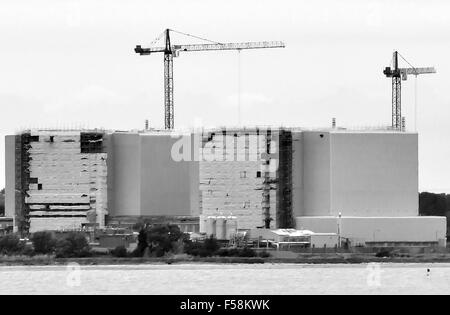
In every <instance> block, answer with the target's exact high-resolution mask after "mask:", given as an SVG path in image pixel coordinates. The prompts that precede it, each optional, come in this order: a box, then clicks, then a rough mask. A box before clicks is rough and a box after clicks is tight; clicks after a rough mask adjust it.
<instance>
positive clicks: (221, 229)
mask: <svg viewBox="0 0 450 315" xmlns="http://www.w3.org/2000/svg"><path fill="white" fill-rule="evenodd" d="M225 222H226V218H225V217H223V216H219V217H217V218H216V238H217V239H218V240H225V239H226V235H225V231H226V227H225Z"/></svg>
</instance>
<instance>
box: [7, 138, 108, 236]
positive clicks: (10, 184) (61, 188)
mask: <svg viewBox="0 0 450 315" xmlns="http://www.w3.org/2000/svg"><path fill="white" fill-rule="evenodd" d="M103 137H104V133H103V132H98V131H86V132H80V131H58V132H55V131H30V132H24V133H22V134H20V135H16V136H6V141H5V143H6V150H5V151H6V170H7V172H6V200H5V208H6V216H8V217H12V218H14V221H15V225H16V226H17V227H18V228H19V229H20V230H25V231H29V232H34V231H39V230H54V229H72V228H79V227H81V225H82V224H86V223H92V224H97V225H99V226H104V225H105V215H106V214H107V186H106V179H107V166H106V159H107V154H106V153H105V151H104V146H103V140H104V139H103Z"/></svg>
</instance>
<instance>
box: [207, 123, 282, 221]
mask: <svg viewBox="0 0 450 315" xmlns="http://www.w3.org/2000/svg"><path fill="white" fill-rule="evenodd" d="M224 133H225V134H224ZM277 137H278V136H277V134H276V133H272V134H271V136H270V141H271V152H270V154H269V155H266V154H265V153H266V144H267V141H268V136H267V130H260V132H259V134H257V133H256V131H255V130H235V131H233V130H225V129H224V130H217V131H215V132H214V135H212V134H211V133H208V132H205V133H204V134H203V135H202V139H203V143H202V146H201V148H200V158H201V162H200V193H201V198H200V201H201V203H200V206H201V213H202V215H204V216H214V215H227V216H228V215H233V216H236V217H237V218H238V228H239V229H251V228H255V227H261V226H264V219H265V214H264V211H265V210H264V205H266V204H267V206H269V207H270V217H271V218H272V219H273V220H272V221H271V223H270V225H271V227H273V228H274V227H276V190H275V189H265V185H264V180H265V178H264V176H265V173H266V171H267V174H268V176H269V179H270V178H271V179H275V178H276V168H275V167H273V172H270V170H271V168H270V166H269V165H266V160H267V159H268V158H269V156H276V155H277V150H278V149H277V146H278V141H277V139H278V138H277ZM273 162H276V159H274V160H273ZM272 166H274V165H273V164H272ZM271 186H272V188H274V187H276V184H272V185H271ZM264 193H267V194H268V195H269V199H268V200H269V201H268V202H267V199H265V198H264V197H263V194H264Z"/></svg>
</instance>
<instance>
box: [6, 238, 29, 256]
mask: <svg viewBox="0 0 450 315" xmlns="http://www.w3.org/2000/svg"><path fill="white" fill-rule="evenodd" d="M24 246H25V244H24V243H23V242H22V241H21V240H20V238H19V237H18V236H17V235H15V234H8V235H5V236H2V237H0V254H3V255H14V254H19V253H20V252H21V251H22V249H23V248H24Z"/></svg>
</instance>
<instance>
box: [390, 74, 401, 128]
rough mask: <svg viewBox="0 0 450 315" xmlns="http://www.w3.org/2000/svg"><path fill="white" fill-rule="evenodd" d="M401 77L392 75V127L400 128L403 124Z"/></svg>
mask: <svg viewBox="0 0 450 315" xmlns="http://www.w3.org/2000/svg"><path fill="white" fill-rule="evenodd" d="M401 120H402V105H401V78H400V76H398V77H397V76H395V75H394V77H392V128H393V129H395V130H400V129H401V126H402V121H401Z"/></svg>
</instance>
